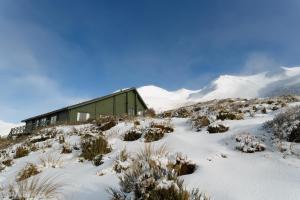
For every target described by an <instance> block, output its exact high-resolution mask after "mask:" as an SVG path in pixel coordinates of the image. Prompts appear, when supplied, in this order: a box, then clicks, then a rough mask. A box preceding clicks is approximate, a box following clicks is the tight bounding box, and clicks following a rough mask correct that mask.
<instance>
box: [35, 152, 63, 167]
mask: <svg viewBox="0 0 300 200" xmlns="http://www.w3.org/2000/svg"><path fill="white" fill-rule="evenodd" d="M40 162H41V165H42V166H43V167H52V168H59V167H62V165H63V161H62V160H61V156H59V155H54V154H46V155H45V156H43V157H41V158H40Z"/></svg>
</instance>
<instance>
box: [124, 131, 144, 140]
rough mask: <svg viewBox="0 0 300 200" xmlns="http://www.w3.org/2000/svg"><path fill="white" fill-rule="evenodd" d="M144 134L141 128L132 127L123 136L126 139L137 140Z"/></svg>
mask: <svg viewBox="0 0 300 200" xmlns="http://www.w3.org/2000/svg"><path fill="white" fill-rule="evenodd" d="M141 136H142V132H141V130H140V129H131V130H129V131H127V132H126V133H125V135H124V137H123V140H124V141H135V140H138V139H140V138H141Z"/></svg>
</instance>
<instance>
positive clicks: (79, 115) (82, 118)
mask: <svg viewBox="0 0 300 200" xmlns="http://www.w3.org/2000/svg"><path fill="white" fill-rule="evenodd" d="M89 118H90V113H81V112H79V113H77V121H78V122H85V121H87V120H88V119H89Z"/></svg>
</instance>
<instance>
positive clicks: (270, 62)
mask: <svg viewBox="0 0 300 200" xmlns="http://www.w3.org/2000/svg"><path fill="white" fill-rule="evenodd" d="M279 66H280V64H279V63H278V61H276V60H275V59H274V58H272V57H271V56H270V55H268V54H266V53H262V52H254V53H250V54H249V55H248V56H247V57H246V60H245V64H244V66H243V68H242V70H241V73H242V74H254V73H259V72H265V71H269V70H272V69H274V68H278V67H279Z"/></svg>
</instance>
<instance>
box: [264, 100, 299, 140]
mask: <svg viewBox="0 0 300 200" xmlns="http://www.w3.org/2000/svg"><path fill="white" fill-rule="evenodd" d="M264 128H265V129H267V130H268V131H271V132H272V133H273V134H274V135H275V136H276V137H278V138H279V139H283V140H286V141H288V142H300V106H296V107H293V108H289V109H287V110H285V111H284V112H282V113H280V114H278V115H276V116H275V118H274V119H273V120H271V121H269V122H266V123H265V124H264Z"/></svg>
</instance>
